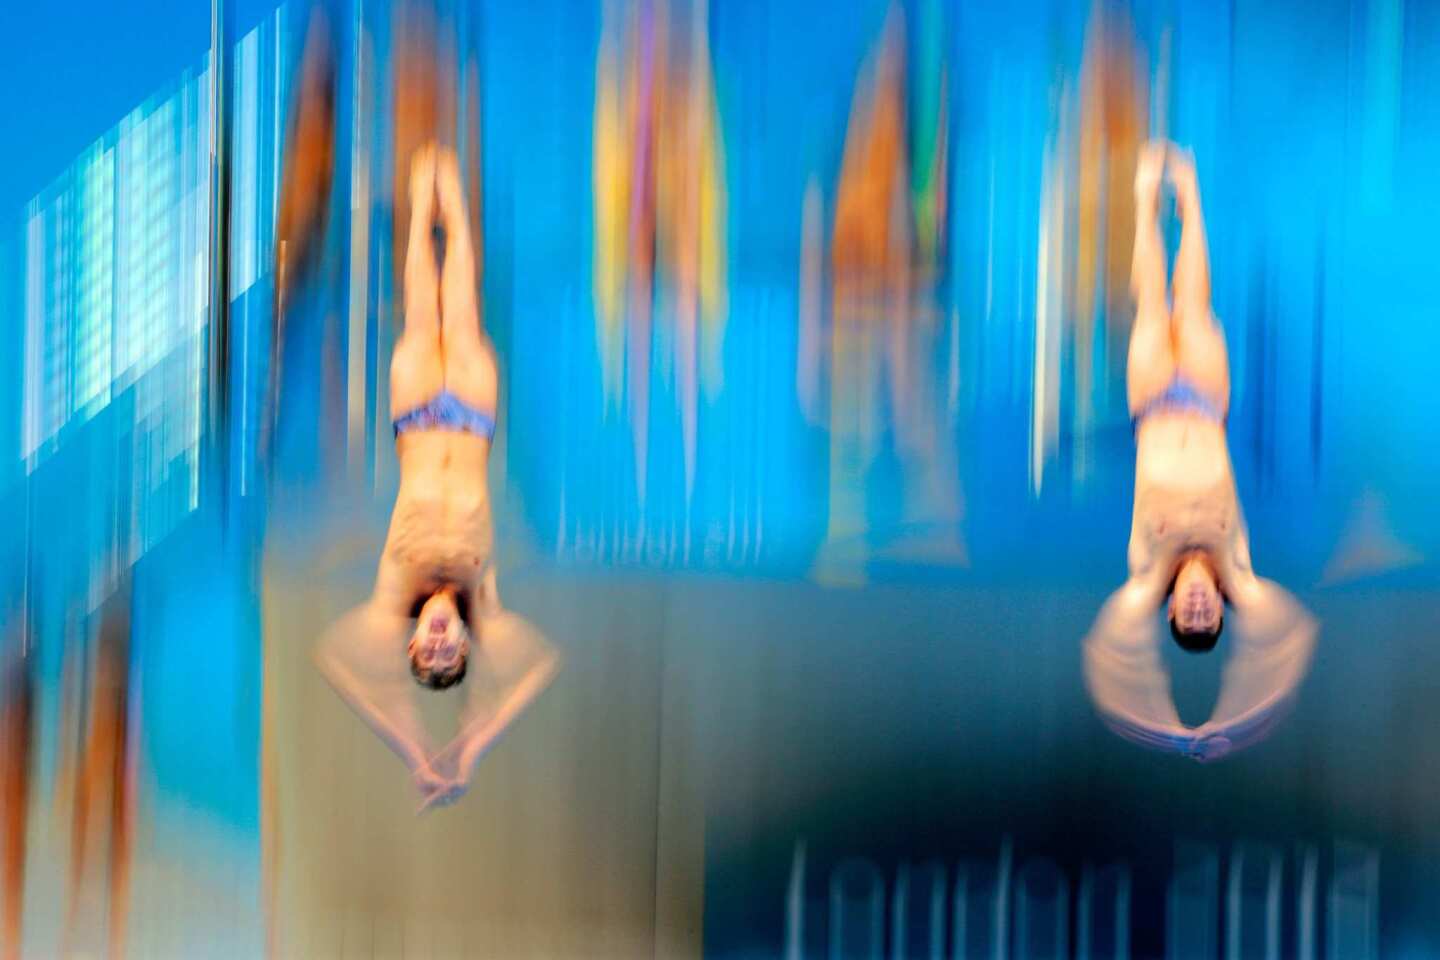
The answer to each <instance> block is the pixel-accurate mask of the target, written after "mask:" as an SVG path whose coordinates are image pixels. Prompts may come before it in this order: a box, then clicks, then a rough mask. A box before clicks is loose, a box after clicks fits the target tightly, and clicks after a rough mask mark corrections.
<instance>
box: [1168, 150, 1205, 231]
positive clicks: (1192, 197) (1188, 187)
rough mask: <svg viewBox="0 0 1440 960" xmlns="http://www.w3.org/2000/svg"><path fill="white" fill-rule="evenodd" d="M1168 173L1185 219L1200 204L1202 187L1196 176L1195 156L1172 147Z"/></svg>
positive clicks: (1182, 216)
mask: <svg viewBox="0 0 1440 960" xmlns="http://www.w3.org/2000/svg"><path fill="white" fill-rule="evenodd" d="M1166 172H1167V173H1168V175H1169V177H1170V182H1171V184H1173V185H1174V187H1175V204H1176V206H1177V207H1179V209H1180V216H1181V218H1182V219H1183V218H1184V217H1185V216H1187V215H1188V214H1189V212H1190V211H1191V210H1194V209H1197V208H1198V206H1199V204H1200V186H1199V181H1198V180H1197V179H1196V176H1195V154H1193V153H1191V152H1190V151H1189V150H1185V149H1181V148H1180V147H1172V148H1171V150H1170V155H1169V158H1168V159H1167V161H1166Z"/></svg>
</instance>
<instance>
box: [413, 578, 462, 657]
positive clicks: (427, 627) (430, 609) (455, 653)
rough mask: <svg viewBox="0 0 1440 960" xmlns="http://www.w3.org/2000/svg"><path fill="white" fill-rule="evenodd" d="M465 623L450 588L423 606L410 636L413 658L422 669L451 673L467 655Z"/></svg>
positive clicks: (434, 596)
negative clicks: (413, 631)
mask: <svg viewBox="0 0 1440 960" xmlns="http://www.w3.org/2000/svg"><path fill="white" fill-rule="evenodd" d="M465 646H466V640H465V625H464V623H463V622H462V621H461V619H460V611H459V610H458V609H456V607H455V599H454V597H452V596H451V595H450V593H449V591H443V592H440V593H436V594H434V595H433V596H432V597H431V598H430V599H429V600H427V601H425V606H423V607H421V608H420V619H419V621H418V622H417V623H416V624H415V633H414V634H413V635H412V636H411V637H410V657H411V658H412V659H413V660H414V661H415V665H416V666H417V667H419V668H420V669H421V670H424V671H428V672H438V673H447V672H449V671H451V670H454V669H456V668H457V667H458V666H459V665H460V661H461V660H463V659H464V657H465Z"/></svg>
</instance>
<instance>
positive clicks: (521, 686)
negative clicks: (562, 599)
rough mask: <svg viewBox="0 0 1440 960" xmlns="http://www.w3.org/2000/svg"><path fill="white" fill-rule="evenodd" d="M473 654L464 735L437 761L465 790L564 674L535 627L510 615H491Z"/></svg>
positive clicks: (455, 790) (457, 788)
mask: <svg viewBox="0 0 1440 960" xmlns="http://www.w3.org/2000/svg"><path fill="white" fill-rule="evenodd" d="M479 622H480V628H479V631H478V637H477V638H476V643H475V645H474V647H473V648H472V651H471V654H470V667H469V670H468V675H467V678H466V681H465V684H466V686H467V687H469V701H468V703H467V705H466V708H465V714H464V717H463V719H462V720H461V728H460V732H459V733H458V734H456V736H455V738H454V739H453V740H451V741H450V743H449V744H448V745H447V746H446V747H445V749H444V750H442V751H441V752H440V754H439V755H438V756H437V757H436V758H435V764H434V766H435V769H436V771H437V772H439V773H441V774H442V775H444V776H446V777H448V778H449V779H450V781H451V789H450V791H449V794H448V796H446V797H444V798H442V799H443V800H447V801H448V800H453V799H454V798H455V797H457V796H458V795H459V794H460V793H463V792H464V789H465V786H466V784H467V783H468V781H469V779H470V775H471V774H472V773H473V772H474V769H475V765H476V764H477V763H478V762H479V761H480V758H481V757H483V756H484V755H485V754H486V753H487V752H488V751H489V750H490V748H491V747H493V746H494V745H495V743H496V742H497V741H498V740H499V739H500V737H501V735H502V734H503V733H504V732H505V731H506V730H507V729H509V727H510V725H511V724H512V723H514V722H515V719H516V718H517V717H519V716H520V714H521V713H523V712H524V710H525V708H526V707H528V706H529V705H530V704H531V702H532V701H534V700H535V698H536V697H538V696H539V695H540V694H541V693H542V692H543V691H544V690H545V688H546V687H547V686H549V685H550V681H552V680H553V679H555V675H556V674H557V673H558V672H559V670H560V654H559V652H558V651H557V650H556V649H555V648H554V647H552V646H551V645H550V643H549V642H548V641H547V640H546V639H545V637H544V636H543V635H542V634H541V633H540V631H539V630H538V629H536V628H535V626H534V625H533V624H531V623H530V622H529V621H527V620H525V619H524V618H523V617H520V616H517V615H515V614H513V613H510V612H508V611H500V612H498V613H488V614H486V615H485V616H484V617H483V618H482V619H480V620H479Z"/></svg>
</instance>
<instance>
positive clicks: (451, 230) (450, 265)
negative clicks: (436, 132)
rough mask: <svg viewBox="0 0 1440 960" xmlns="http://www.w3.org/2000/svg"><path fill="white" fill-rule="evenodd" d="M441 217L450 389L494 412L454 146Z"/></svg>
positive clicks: (442, 168) (441, 175)
mask: <svg viewBox="0 0 1440 960" xmlns="http://www.w3.org/2000/svg"><path fill="white" fill-rule="evenodd" d="M435 191H436V194H437V195H438V198H439V204H440V209H439V216H440V221H441V223H442V224H443V225H444V227H445V263H444V266H443V267H442V268H441V272H440V311H441V312H440V316H441V320H440V330H441V333H440V336H441V340H442V341H443V343H444V364H445V387H446V389H447V390H449V391H451V392H452V393H454V394H455V395H456V396H457V397H459V398H460V399H461V400H463V401H465V402H466V403H467V404H469V405H470V406H471V407H474V408H475V409H477V410H483V411H493V410H494V409H495V405H496V401H497V382H496V371H495V357H494V354H493V353H492V352H491V350H490V345H489V344H488V343H487V342H486V340H485V338H484V336H483V335H482V333H481V331H480V304H479V291H478V289H477V288H476V269H475V261H476V256H475V246H474V242H473V240H472V238H471V236H470V217H469V214H468V212H467V210H466V206H465V192H464V189H463V187H462V185H461V183H460V165H459V163H458V162H457V161H456V159H455V153H454V151H452V150H448V149H447V150H441V151H440V154H439V159H438V160H437V162H436V168H435Z"/></svg>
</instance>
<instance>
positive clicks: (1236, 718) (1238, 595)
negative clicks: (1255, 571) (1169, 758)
mask: <svg viewBox="0 0 1440 960" xmlns="http://www.w3.org/2000/svg"><path fill="white" fill-rule="evenodd" d="M1229 599H1230V605H1231V609H1232V615H1231V621H1232V622H1231V626H1230V629H1231V630H1232V631H1233V635H1234V637H1235V640H1234V650H1235V652H1234V653H1233V654H1232V655H1231V657H1230V661H1229V663H1227V664H1226V665H1225V673H1224V676H1223V678H1222V680H1221V686H1220V698H1219V699H1218V700H1217V701H1216V704H1215V712H1214V715H1213V716H1212V718H1211V719H1210V721H1209V722H1208V723H1206V724H1204V725H1203V726H1202V727H1200V728H1199V729H1200V732H1201V733H1202V734H1203V735H1204V736H1206V737H1208V738H1210V739H1212V740H1215V741H1216V742H1217V743H1219V742H1221V741H1222V740H1223V742H1224V743H1225V744H1226V745H1227V747H1228V749H1229V750H1235V749H1239V748H1241V747H1244V746H1248V745H1249V744H1252V743H1255V742H1256V741H1258V740H1260V739H1262V738H1264V737H1265V736H1266V735H1267V734H1268V733H1269V732H1270V731H1271V730H1272V729H1273V728H1274V727H1275V725H1276V724H1277V723H1279V721H1280V720H1282V719H1283V718H1284V716H1285V714H1286V713H1287V711H1288V709H1289V707H1290V706H1291V704H1292V703H1293V702H1294V699H1295V693H1296V691H1297V690H1298V689H1299V686H1300V682H1301V681H1302V680H1304V678H1305V674H1306V673H1307V672H1308V671H1309V669H1310V661H1311V658H1312V656H1313V655H1314V652H1315V638H1316V635H1317V634H1318V633H1319V625H1318V624H1317V623H1316V621H1315V618H1314V617H1312V616H1311V615H1310V613H1309V611H1307V610H1306V609H1305V608H1304V607H1303V606H1301V605H1300V603H1299V601H1298V600H1296V599H1295V598H1294V597H1293V596H1291V595H1290V593H1289V592H1288V591H1287V590H1285V589H1284V588H1283V587H1281V586H1279V585H1278V584H1276V583H1273V582H1271V581H1269V580H1262V579H1260V578H1258V577H1254V576H1251V577H1249V578H1248V579H1247V580H1245V581H1243V582H1242V583H1240V584H1238V585H1233V586H1232V587H1231V589H1230V592H1229Z"/></svg>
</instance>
